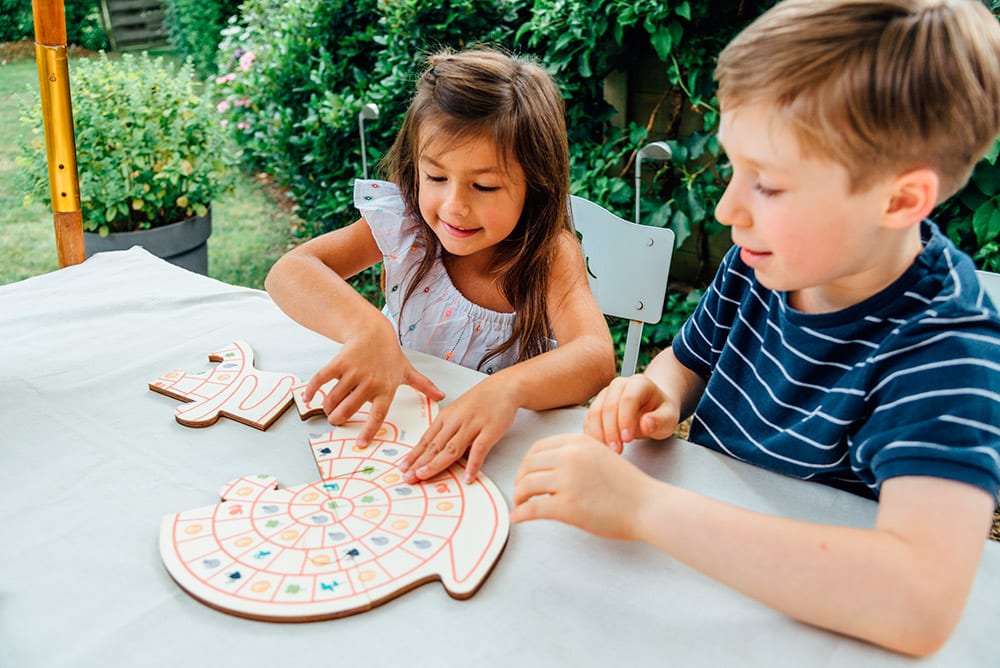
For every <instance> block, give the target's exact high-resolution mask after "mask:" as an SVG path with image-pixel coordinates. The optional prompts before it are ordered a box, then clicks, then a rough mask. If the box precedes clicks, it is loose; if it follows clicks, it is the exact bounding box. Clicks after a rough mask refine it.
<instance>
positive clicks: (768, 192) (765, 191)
mask: <svg viewBox="0 0 1000 668" xmlns="http://www.w3.org/2000/svg"><path fill="white" fill-rule="evenodd" d="M753 187H754V189H755V190H756V191H757V192H759V193H760V194H761V195H763V196H764V197H775V196H777V195H780V194H781V191H780V190H776V189H774V188H767V187H765V186H762V185H761V184H760V183H755V184H754V186H753Z"/></svg>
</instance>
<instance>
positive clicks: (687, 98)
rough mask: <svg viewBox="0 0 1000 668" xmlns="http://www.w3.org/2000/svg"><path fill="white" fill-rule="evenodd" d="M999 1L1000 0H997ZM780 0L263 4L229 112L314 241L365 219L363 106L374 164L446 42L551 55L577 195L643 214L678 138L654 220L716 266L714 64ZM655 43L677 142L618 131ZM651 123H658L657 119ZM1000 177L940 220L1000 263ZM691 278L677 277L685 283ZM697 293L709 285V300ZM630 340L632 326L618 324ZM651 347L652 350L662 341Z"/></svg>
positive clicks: (986, 166) (241, 44)
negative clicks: (370, 111)
mask: <svg viewBox="0 0 1000 668" xmlns="http://www.w3.org/2000/svg"><path fill="white" fill-rule="evenodd" d="M990 1H991V3H992V4H993V6H994V9H996V6H997V5H998V4H1000V0H990ZM773 4H774V0H756V1H755V0H745V1H744V2H740V3H732V2H727V1H726V0H684V1H677V0H630V1H625V0H535V1H533V2H529V1H527V0H481V1H479V2H470V1H466V0H444V1H441V0H435V1H433V2H432V1H429V0H395V1H394V2H384V1H380V0H356V1H354V2H344V1H343V0H328V1H319V0H290V1H288V0H247V2H246V3H245V4H244V5H243V7H242V14H241V16H240V17H238V18H234V19H233V20H232V21H231V23H230V25H229V27H227V28H226V29H225V30H224V31H223V34H224V38H223V40H222V43H221V44H220V50H219V61H218V64H219V73H220V75H221V76H220V77H219V78H218V79H217V83H218V89H217V90H218V94H219V95H220V99H222V106H221V107H220V109H221V110H222V113H223V114H224V116H225V120H226V121H227V122H228V124H229V127H230V128H232V130H233V131H234V133H235V135H236V137H237V140H238V141H239V143H240V145H241V146H242V148H243V152H244V158H245V160H246V162H247V163H248V164H249V165H250V166H252V167H253V168H255V169H261V170H265V171H268V172H270V173H271V174H272V175H273V176H274V177H275V178H276V179H277V180H278V181H279V183H281V184H282V185H284V186H286V187H287V188H288V190H289V193H290V194H291V195H292V196H293V197H294V199H295V201H296V202H297V203H298V205H299V207H300V210H299V214H300V215H301V216H302V217H303V218H304V219H306V220H307V221H309V227H308V229H307V230H306V232H305V233H306V234H308V235H313V234H317V233H320V232H323V231H325V230H329V229H332V228H335V227H338V226H341V225H344V224H346V223H348V222H350V221H352V220H353V219H354V218H355V217H356V212H355V211H354V207H353V205H352V189H351V183H352V182H353V180H354V179H355V178H356V177H358V176H359V175H360V174H361V156H360V141H359V137H358V112H359V111H360V109H361V107H362V105H363V104H364V103H367V102H374V103H376V104H378V106H379V108H380V111H381V116H380V117H379V119H378V120H377V121H368V124H367V126H366V128H367V146H368V156H367V157H368V162H369V164H374V163H375V162H376V161H377V160H378V159H379V158H380V157H381V155H382V153H383V151H384V150H386V149H387V148H388V146H389V145H390V144H391V142H392V138H393V136H394V134H395V132H396V130H397V129H398V127H399V125H400V123H401V120H402V114H403V113H404V111H405V109H406V106H407V104H408V102H409V99H410V96H411V95H412V90H413V80H414V77H415V75H416V73H417V72H418V71H419V70H420V68H421V65H422V60H423V56H424V55H425V54H426V53H428V52H430V51H433V50H436V49H438V48H439V47H442V46H450V47H456V48H460V47H462V46H466V45H468V44H472V43H490V44H493V45H497V46H501V47H505V48H507V49H510V50H513V51H516V52H521V53H527V54H530V55H533V56H534V57H535V58H537V59H538V60H539V61H540V62H541V63H542V64H543V65H544V66H545V67H546V68H547V69H548V70H549V71H550V72H551V73H552V74H553V75H554V76H555V77H556V79H557V81H558V82H559V84H560V86H561V87H562V90H563V92H564V95H565V98H566V104H567V122H568V126H569V133H570V147H571V148H570V152H571V155H570V159H571V170H572V173H571V177H572V188H573V192H574V193H576V194H580V195H583V196H585V197H588V198H591V199H593V200H595V201H599V202H601V203H602V204H604V205H605V206H608V207H609V208H611V209H613V210H615V211H616V212H617V213H619V214H620V215H621V216H622V217H624V218H627V219H630V218H632V216H633V201H634V199H633V198H634V194H635V192H634V181H633V171H632V161H633V160H634V155H635V151H636V150H637V149H638V148H639V147H640V146H642V145H643V144H645V143H647V142H648V141H651V140H660V139H665V140H666V141H668V143H669V144H670V145H671V148H672V149H673V153H674V158H673V160H672V161H671V162H670V163H669V165H668V166H666V168H663V169H659V170H658V171H656V173H655V175H653V177H652V178H650V179H649V181H646V180H644V183H643V185H642V193H641V194H642V198H641V200H642V212H643V213H642V220H643V222H644V223H646V224H652V225H659V226H668V227H670V228H672V229H673V230H674V232H675V233H676V235H677V238H678V243H682V242H684V241H685V239H687V238H688V237H689V235H691V234H692V233H695V232H697V233H698V234H697V237H696V238H698V239H700V240H701V243H700V245H699V246H698V247H697V249H696V250H697V251H698V253H699V254H700V259H701V263H702V271H701V273H700V275H699V276H698V280H697V281H695V283H696V285H694V286H689V287H693V288H694V289H695V290H696V291H697V289H699V288H700V287H702V286H703V285H704V284H705V282H706V281H707V280H708V279H709V278H710V277H711V275H712V274H713V273H714V270H715V266H714V264H713V263H712V262H710V258H709V253H708V240H710V239H711V238H713V237H714V236H717V235H726V237H728V231H726V230H724V229H723V228H722V227H721V226H720V225H719V224H718V223H717V222H716V221H715V220H714V217H713V209H714V203H715V202H716V201H717V200H718V198H719V196H720V195H721V193H722V191H723V189H724V188H725V184H726V182H727V180H728V177H729V173H728V171H727V169H726V168H725V167H724V166H723V165H722V164H721V163H720V160H719V158H720V147H719V144H718V141H717V140H716V138H715V130H716V124H717V121H718V113H717V103H716V100H715V98H714V90H715V86H714V83H713V81H712V70H713V68H714V63H715V57H716V55H717V54H718V52H719V51H720V50H721V49H722V47H723V46H724V45H725V43H726V42H727V41H729V39H731V38H732V36H733V35H735V34H736V33H737V32H738V31H739V30H740V29H741V28H742V27H744V26H745V25H746V24H747V23H749V22H750V21H751V20H753V19H754V18H755V17H756V16H758V15H759V14H760V13H762V12H763V11H764V10H765V9H767V8H768V7H770V6H771V5H773ZM637 45H639V46H641V45H648V46H649V47H650V48H651V49H652V50H653V51H654V52H655V54H656V59H657V60H658V62H659V67H661V68H662V73H663V74H665V76H666V80H667V81H668V82H669V86H670V87H671V89H672V93H673V99H674V100H675V101H676V103H675V104H673V105H672V106H671V107H670V108H669V109H666V110H662V111H661V113H663V114H667V115H668V116H667V118H668V122H667V127H668V128H669V130H668V132H667V134H666V136H652V135H651V134H650V131H649V130H648V129H647V127H650V126H651V125H652V123H651V120H652V119H639V120H638V121H632V122H630V123H628V124H626V125H625V126H624V127H616V126H615V125H614V124H613V123H612V119H613V118H614V116H615V114H616V111H615V109H614V108H612V107H611V105H609V104H608V103H607V102H606V101H605V99H604V85H605V79H606V77H607V76H608V75H609V74H610V73H612V72H614V71H628V70H629V69H630V68H634V66H635V60H636V58H637V57H638V54H639V53H640V52H641V51H642V49H641V48H638V46H637ZM647 121H649V122H647ZM998 174H1000V170H998V168H997V166H996V150H994V153H993V154H992V155H991V156H990V157H989V158H988V159H986V160H984V161H983V162H982V163H981V164H980V165H979V166H978V167H977V169H976V172H975V176H974V178H973V180H972V182H971V183H970V184H969V186H968V187H967V188H966V189H964V190H963V191H961V192H960V193H958V194H957V195H956V196H955V197H954V198H952V200H950V201H949V202H947V203H945V204H944V205H943V206H942V207H940V208H939V209H938V211H937V212H936V213H935V216H936V218H937V219H938V221H939V222H940V223H941V224H942V226H943V227H944V229H945V230H946V231H947V232H948V233H949V235H951V236H952V238H953V239H955V240H956V241H957V242H958V243H959V244H960V245H961V246H962V247H963V248H964V249H965V250H966V251H968V252H970V253H972V254H973V255H975V256H976V257H977V259H978V260H979V261H980V263H981V264H982V265H984V266H987V267H992V268H994V269H1000V248H998V246H997V237H998V235H1000V175H998ZM675 285H676V284H675ZM696 294H697V292H696V293H695V295H696ZM692 301H693V297H691V298H689V297H688V296H687V295H686V294H679V295H674V296H672V297H671V299H670V301H669V302H668V306H669V308H670V309H671V310H670V312H668V314H667V315H666V316H664V321H663V323H661V326H659V327H648V328H646V329H647V339H648V340H647V343H648V344H652V346H653V347H660V346H663V345H666V343H668V342H669V339H670V338H671V336H672V335H673V332H674V331H676V325H677V323H678V322H679V321H680V319H681V318H682V317H683V315H684V314H686V312H687V311H689V310H690V308H691V306H692ZM615 334H616V337H617V338H621V337H622V336H623V335H622V333H621V331H620V330H619V328H618V327H616V328H615ZM645 349H646V350H648V349H649V347H648V346H647V347H646V348H645Z"/></svg>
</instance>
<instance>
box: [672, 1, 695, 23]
mask: <svg viewBox="0 0 1000 668" xmlns="http://www.w3.org/2000/svg"><path fill="white" fill-rule="evenodd" d="M674 13H675V14H677V16H683V17H684V18H686V19H687V20H688V21H690V20H691V4H690V3H688V2H682V3H681V4H679V5H677V7H675V8H674Z"/></svg>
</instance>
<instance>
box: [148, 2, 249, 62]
mask: <svg viewBox="0 0 1000 668" xmlns="http://www.w3.org/2000/svg"><path fill="white" fill-rule="evenodd" d="M239 7H240V0H166V19H165V21H164V23H165V24H166V27H167V36H168V39H169V40H170V45H171V46H173V47H174V49H175V50H176V51H177V53H178V54H179V55H181V56H186V57H189V58H190V59H191V62H192V63H193V64H194V68H195V71H197V72H198V74H199V75H201V76H202V77H203V78H208V77H211V76H214V75H215V73H216V70H217V63H216V53H217V52H218V49H219V42H220V41H222V30H223V28H225V27H226V25H228V22H229V18H230V17H231V16H236V15H238V14H239Z"/></svg>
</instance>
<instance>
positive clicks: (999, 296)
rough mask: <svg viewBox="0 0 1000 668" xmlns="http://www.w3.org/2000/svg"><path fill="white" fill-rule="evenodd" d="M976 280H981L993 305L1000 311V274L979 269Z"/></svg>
mask: <svg viewBox="0 0 1000 668" xmlns="http://www.w3.org/2000/svg"><path fill="white" fill-rule="evenodd" d="M976 278H978V279H979V284H980V285H981V286H983V290H985V291H986V294H987V295H989V297H990V299H991V300H992V301H993V305H994V306H996V307H997V308H998V309H1000V274H994V273H993V272H992V271H983V270H982V269H977V270H976Z"/></svg>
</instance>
